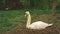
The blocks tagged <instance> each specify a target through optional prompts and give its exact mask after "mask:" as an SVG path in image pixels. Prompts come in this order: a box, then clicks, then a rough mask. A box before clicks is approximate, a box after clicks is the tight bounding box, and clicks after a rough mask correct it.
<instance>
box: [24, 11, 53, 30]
mask: <svg viewBox="0 0 60 34" xmlns="http://www.w3.org/2000/svg"><path fill="white" fill-rule="evenodd" d="M25 13H26V15H25V16H27V24H26V28H28V29H45V28H46V27H48V26H51V25H53V24H48V23H45V22H42V21H37V22H33V23H32V24H31V15H30V13H29V11H26V12H25Z"/></svg>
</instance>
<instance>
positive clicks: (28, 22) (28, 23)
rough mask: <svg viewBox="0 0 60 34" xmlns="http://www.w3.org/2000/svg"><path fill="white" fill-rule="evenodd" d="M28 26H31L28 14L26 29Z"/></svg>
mask: <svg viewBox="0 0 60 34" xmlns="http://www.w3.org/2000/svg"><path fill="white" fill-rule="evenodd" d="M30 24H31V15H30V14H29V15H28V16H27V24H26V27H27V28H28V27H29V25H30Z"/></svg>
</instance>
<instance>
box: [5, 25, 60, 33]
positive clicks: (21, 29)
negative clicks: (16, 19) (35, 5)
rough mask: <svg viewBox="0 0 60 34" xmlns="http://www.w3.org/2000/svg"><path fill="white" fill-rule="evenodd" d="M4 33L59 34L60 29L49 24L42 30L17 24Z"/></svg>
mask: <svg viewBox="0 0 60 34" xmlns="http://www.w3.org/2000/svg"><path fill="white" fill-rule="evenodd" d="M5 34H60V29H58V28H56V27H54V26H51V27H47V28H46V29H43V30H30V29H27V28H25V26H23V27H22V26H18V27H16V28H13V29H12V30H11V31H9V32H7V33H5Z"/></svg>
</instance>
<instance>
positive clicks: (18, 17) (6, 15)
mask: <svg viewBox="0 0 60 34" xmlns="http://www.w3.org/2000/svg"><path fill="white" fill-rule="evenodd" d="M24 12H25V10H7V11H0V31H2V32H6V31H9V30H10V29H12V28H14V27H16V26H18V25H19V24H25V23H26V19H25V17H24ZM30 12H31V14H32V16H37V15H43V14H51V13H52V11H51V10H30ZM35 20H36V19H35Z"/></svg>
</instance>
